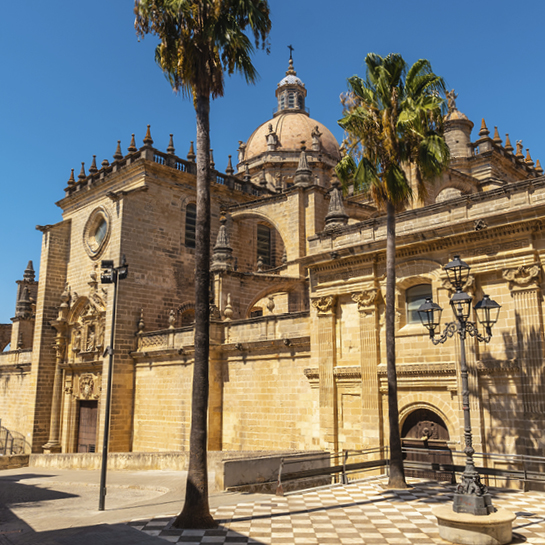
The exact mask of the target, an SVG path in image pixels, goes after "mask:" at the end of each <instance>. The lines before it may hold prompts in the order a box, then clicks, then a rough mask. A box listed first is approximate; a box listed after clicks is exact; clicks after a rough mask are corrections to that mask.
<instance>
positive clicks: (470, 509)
mask: <svg viewBox="0 0 545 545" xmlns="http://www.w3.org/2000/svg"><path fill="white" fill-rule="evenodd" d="M457 312H458V315H457V319H458V328H459V329H458V334H459V335H460V375H461V378H462V409H463V411H464V438H465V448H464V453H465V455H466V466H465V468H464V472H463V474H462V482H461V483H460V484H459V485H458V487H457V489H456V492H455V494H454V502H453V505H452V510H453V511H454V512H455V513H470V514H472V515H488V514H489V513H492V512H493V511H494V508H493V506H492V499H491V498H490V494H489V493H488V490H487V488H486V487H485V486H484V485H483V484H482V483H481V477H480V475H479V473H478V472H477V469H476V468H475V462H474V460H473V453H474V452H475V450H474V449H473V437H472V434H471V411H470V409H469V379H468V371H467V361H466V346H465V339H466V332H467V327H466V326H467V324H466V320H465V319H464V318H463V317H462V316H461V313H462V311H461V308H459V309H458V311H457Z"/></svg>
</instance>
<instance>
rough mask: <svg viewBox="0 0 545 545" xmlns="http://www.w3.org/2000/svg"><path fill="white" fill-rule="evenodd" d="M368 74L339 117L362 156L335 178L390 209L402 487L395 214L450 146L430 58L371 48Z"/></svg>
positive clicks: (353, 84) (392, 411)
mask: <svg viewBox="0 0 545 545" xmlns="http://www.w3.org/2000/svg"><path fill="white" fill-rule="evenodd" d="M365 64H366V67H367V77H366V79H365V80H364V79H362V78H360V77H358V76H353V77H351V78H350V79H349V80H348V84H349V90H350V93H351V98H352V100H351V101H349V104H350V107H349V108H345V112H344V113H345V116H344V117H343V118H342V119H341V120H340V121H339V124H340V125H341V127H343V128H344V129H345V130H346V131H347V132H348V135H349V137H351V138H352V142H353V143H356V144H360V145H361V146H360V147H359V148H358V153H359V154H360V155H359V157H361V159H360V160H359V163H358V164H356V161H355V160H354V158H353V157H352V156H351V155H350V154H348V155H347V156H346V157H344V158H343V159H342V161H341V162H340V163H339V165H338V166H337V174H338V176H339V178H340V179H341V180H342V181H343V182H344V183H345V184H346V183H348V182H351V183H353V184H354V186H355V189H356V190H361V191H365V192H367V193H368V195H369V196H370V197H371V199H372V200H373V201H374V202H375V204H376V205H377V206H378V207H379V208H380V209H382V210H384V209H386V213H387V235H386V360H387V372H388V420H389V427H390V480H389V486H390V487H391V488H405V487H406V486H407V485H406V483H405V474H404V470H403V457H402V452H401V437H400V431H399V410H398V405H397V377H396V366H395V284H396V280H395V214H396V212H397V211H399V210H401V209H402V208H403V207H404V206H405V205H406V204H407V202H408V201H409V200H410V199H411V198H412V197H413V187H412V186H411V183H410V181H409V178H408V173H409V172H411V173H412V174H413V175H414V179H415V181H416V184H415V185H416V191H417V194H418V197H419V198H420V199H423V198H424V197H425V195H426V185H425V183H426V182H429V181H433V179H434V178H435V177H437V176H438V175H439V174H440V173H441V172H442V171H443V170H444V169H445V168H446V166H447V165H448V161H449V157H450V155H449V150H448V147H447V145H446V143H445V141H444V139H443V136H442V124H443V115H442V113H443V111H442V110H443V104H444V100H443V99H442V98H441V94H443V93H444V92H445V83H444V81H443V79H442V78H441V77H439V76H437V75H435V74H434V73H433V71H432V69H431V65H430V63H429V61H427V60H425V59H421V60H419V61H417V62H415V63H414V64H413V65H412V66H411V67H410V68H408V69H407V64H406V63H405V61H404V60H403V58H402V57H401V55H399V54H390V55H388V56H387V57H385V58H382V57H381V56H379V55H376V54H374V53H370V54H368V55H367V57H366V59H365Z"/></svg>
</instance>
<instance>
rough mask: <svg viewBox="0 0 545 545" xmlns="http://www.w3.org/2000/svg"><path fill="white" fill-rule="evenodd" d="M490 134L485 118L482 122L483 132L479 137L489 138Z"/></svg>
mask: <svg viewBox="0 0 545 545" xmlns="http://www.w3.org/2000/svg"><path fill="white" fill-rule="evenodd" d="M489 134H490V131H489V130H488V127H487V126H486V123H485V121H484V117H483V119H482V121H481V130H480V131H479V136H488V135H489Z"/></svg>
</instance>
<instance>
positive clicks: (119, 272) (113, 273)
mask: <svg viewBox="0 0 545 545" xmlns="http://www.w3.org/2000/svg"><path fill="white" fill-rule="evenodd" d="M101 267H102V272H101V274H100V283H101V284H113V285H114V301H113V308H112V327H111V331H110V345H109V346H108V347H107V348H106V350H105V351H104V355H106V354H108V355H109V361H108V385H107V388H106V413H105V415H104V439H103V442H102V465H101V470H100V497H99V500H98V510H99V511H104V502H105V500H106V470H107V467H108V440H109V438H110V408H111V405H112V375H113V367H114V333H115V317H116V313H117V288H118V280H124V279H125V278H127V274H128V273H129V265H128V264H127V263H126V261H125V256H123V258H122V259H121V265H119V267H114V262H113V261H111V260H107V261H102V263H101Z"/></svg>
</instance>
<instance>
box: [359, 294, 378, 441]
mask: <svg viewBox="0 0 545 545" xmlns="http://www.w3.org/2000/svg"><path fill="white" fill-rule="evenodd" d="M377 296H378V290H377V289H376V288H371V289H367V290H363V291H361V292H358V293H353V294H352V300H353V301H355V302H356V303H357V304H358V311H359V313H360V364H361V402H362V423H361V427H362V435H363V437H362V448H372V447H378V446H381V445H382V433H381V430H382V425H381V415H380V403H379V398H380V392H379V383H378V375H377V366H378V364H379V355H380V349H379V347H380V327H379V316H378V312H377V306H376V303H377Z"/></svg>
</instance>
